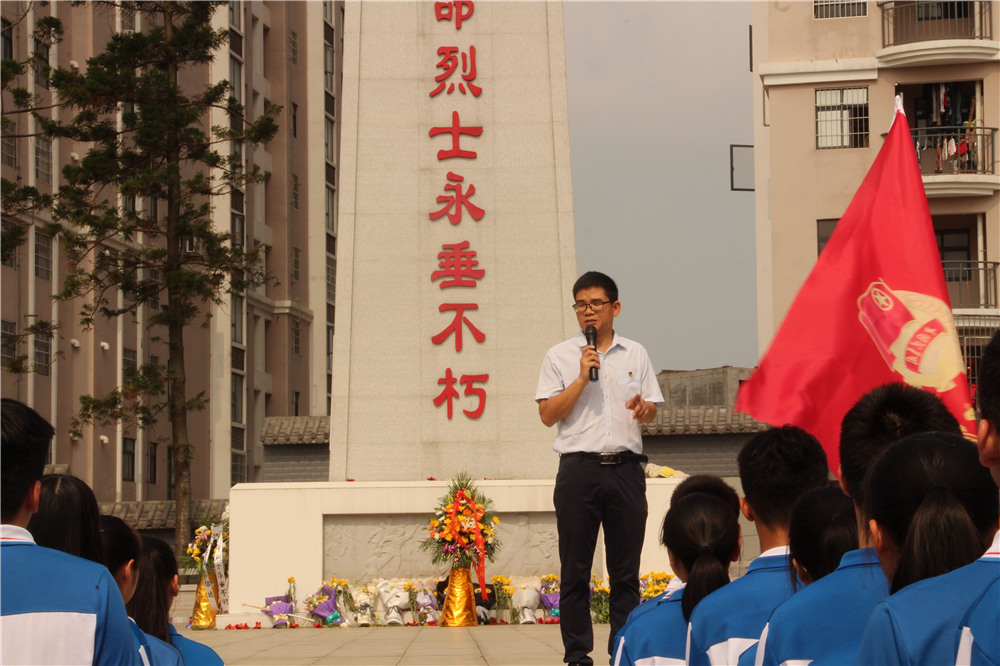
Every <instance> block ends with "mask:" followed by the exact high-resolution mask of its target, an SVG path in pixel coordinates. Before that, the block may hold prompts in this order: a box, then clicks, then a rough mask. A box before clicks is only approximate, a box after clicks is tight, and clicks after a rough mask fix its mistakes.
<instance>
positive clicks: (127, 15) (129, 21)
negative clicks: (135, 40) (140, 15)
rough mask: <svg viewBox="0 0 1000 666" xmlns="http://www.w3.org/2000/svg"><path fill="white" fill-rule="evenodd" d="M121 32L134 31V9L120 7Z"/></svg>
mask: <svg viewBox="0 0 1000 666" xmlns="http://www.w3.org/2000/svg"><path fill="white" fill-rule="evenodd" d="M121 12H122V32H125V33H129V32H135V11H133V10H131V9H126V8H125V7H122V9H121Z"/></svg>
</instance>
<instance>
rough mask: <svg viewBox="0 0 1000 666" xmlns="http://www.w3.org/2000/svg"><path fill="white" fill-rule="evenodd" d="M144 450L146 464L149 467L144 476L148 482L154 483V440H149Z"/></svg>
mask: <svg viewBox="0 0 1000 666" xmlns="http://www.w3.org/2000/svg"><path fill="white" fill-rule="evenodd" d="M146 451H147V455H148V460H149V462H148V463H147V466H148V468H149V472H148V474H147V477H146V478H147V481H148V482H149V483H150V484H155V483H156V442H150V443H149V444H148V445H147V446H146Z"/></svg>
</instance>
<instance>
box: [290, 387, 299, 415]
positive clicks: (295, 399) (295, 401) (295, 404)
mask: <svg viewBox="0 0 1000 666" xmlns="http://www.w3.org/2000/svg"><path fill="white" fill-rule="evenodd" d="M300 399H301V395H300V394H299V392H298V391H293V392H292V416H298V415H299V400H300Z"/></svg>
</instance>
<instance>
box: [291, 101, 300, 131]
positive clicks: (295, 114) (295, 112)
mask: <svg viewBox="0 0 1000 666" xmlns="http://www.w3.org/2000/svg"><path fill="white" fill-rule="evenodd" d="M291 118H292V136H298V135H299V105H298V104H296V103H295V102H292V112H291Z"/></svg>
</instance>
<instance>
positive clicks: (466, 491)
mask: <svg viewBox="0 0 1000 666" xmlns="http://www.w3.org/2000/svg"><path fill="white" fill-rule="evenodd" d="M499 523H500V518H499V517H498V516H497V514H496V512H495V511H494V510H493V501H492V500H490V499H489V498H487V497H485V496H484V495H483V494H482V492H480V491H479V489H478V488H476V486H475V484H474V483H473V482H472V479H471V478H470V477H469V475H468V474H466V473H464V472H463V473H461V474H459V475H458V476H456V477H455V478H454V479H452V480H451V482H450V483H449V484H448V493H447V494H446V495H445V496H444V497H442V498H441V500H440V501H439V503H438V506H437V507H436V508H435V509H434V515H433V516H432V517H431V518H430V520H429V521H428V524H427V531H428V533H429V536H428V537H427V538H426V539H424V540H423V541H422V542H421V544H420V547H421V548H422V549H423V550H428V551H430V552H431V554H432V555H433V557H432V558H431V562H433V563H434V564H438V563H447V564H448V565H449V566H450V567H451V568H453V569H468V568H469V567H470V566H471V567H472V568H473V569H475V571H476V577H477V578H478V579H479V586H480V588H481V590H483V592H482V594H483V598H484V599H485V598H486V597H485V595H486V593H485V590H486V560H490V561H491V562H492V561H493V557H494V556H495V555H496V553H497V551H498V550H499V548H500V541H499V539H497V535H496V529H497V525H498V524H499Z"/></svg>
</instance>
